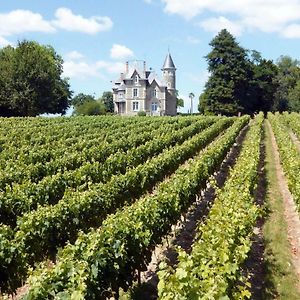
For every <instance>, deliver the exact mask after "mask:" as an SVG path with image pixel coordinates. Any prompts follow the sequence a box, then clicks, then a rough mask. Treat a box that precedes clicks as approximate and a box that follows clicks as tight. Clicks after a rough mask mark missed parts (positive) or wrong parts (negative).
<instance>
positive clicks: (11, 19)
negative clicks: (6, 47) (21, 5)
mask: <svg viewBox="0 0 300 300" xmlns="http://www.w3.org/2000/svg"><path fill="white" fill-rule="evenodd" d="M28 31H32V32H33V31H35V32H54V31H55V28H54V27H53V26H52V25H51V24H50V22H48V21H46V20H44V19H43V17H42V16H41V15H40V14H38V13H33V12H31V11H30V10H22V9H18V10H13V11H11V12H9V13H1V14H0V36H10V35H13V34H19V33H23V32H28Z"/></svg>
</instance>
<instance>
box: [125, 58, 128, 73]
mask: <svg viewBox="0 0 300 300" xmlns="http://www.w3.org/2000/svg"><path fill="white" fill-rule="evenodd" d="M125 73H128V61H126V65H125Z"/></svg>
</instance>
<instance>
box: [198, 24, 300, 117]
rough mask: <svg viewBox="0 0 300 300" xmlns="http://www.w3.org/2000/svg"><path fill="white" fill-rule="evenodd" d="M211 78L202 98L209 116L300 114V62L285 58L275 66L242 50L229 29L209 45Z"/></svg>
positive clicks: (258, 55)
mask: <svg viewBox="0 0 300 300" xmlns="http://www.w3.org/2000/svg"><path fill="white" fill-rule="evenodd" d="M209 45H210V46H211V47H212V50H211V52H210V53H208V55H207V56H206V57H205V58H206V60H207V62H208V71H209V73H210V76H209V78H208V81H207V82H206V84H205V88H204V91H203V93H202V94H201V95H200V97H199V106H198V109H199V111H200V112H201V113H205V114H222V115H229V116H230V115H237V114H238V113H245V114H254V113H257V112H259V111H263V112H267V111H280V112H282V111H298V112H299V111H300V62H299V61H298V60H296V59H293V58H291V57H289V56H281V57H280V58H279V59H278V60H277V63H276V64H275V63H274V62H273V61H272V60H267V59H265V58H263V57H262V56H261V54H260V53H259V52H258V51H255V50H252V51H249V50H247V49H245V48H243V47H241V46H240V45H239V44H238V42H237V41H236V40H235V38H234V37H233V36H232V35H231V34H230V33H229V32H228V31H227V30H226V29H223V30H221V31H220V32H219V33H218V34H217V36H216V37H214V38H213V40H212V41H211V42H210V44H209Z"/></svg>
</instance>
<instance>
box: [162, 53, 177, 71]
mask: <svg viewBox="0 0 300 300" xmlns="http://www.w3.org/2000/svg"><path fill="white" fill-rule="evenodd" d="M163 69H176V67H175V65H174V62H173V59H172V57H171V54H170V53H168V54H167V56H166V59H165V63H164V65H163V67H162V70H163Z"/></svg>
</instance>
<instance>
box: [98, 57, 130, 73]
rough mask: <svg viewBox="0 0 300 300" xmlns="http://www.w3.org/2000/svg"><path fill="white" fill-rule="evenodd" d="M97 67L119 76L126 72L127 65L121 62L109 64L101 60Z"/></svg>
mask: <svg viewBox="0 0 300 300" xmlns="http://www.w3.org/2000/svg"><path fill="white" fill-rule="evenodd" d="M96 66H97V68H99V69H104V70H105V71H106V72H108V73H110V74H118V73H121V72H122V71H124V69H125V65H124V63H121V62H109V61H104V60H100V61H97V62H96Z"/></svg>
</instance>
